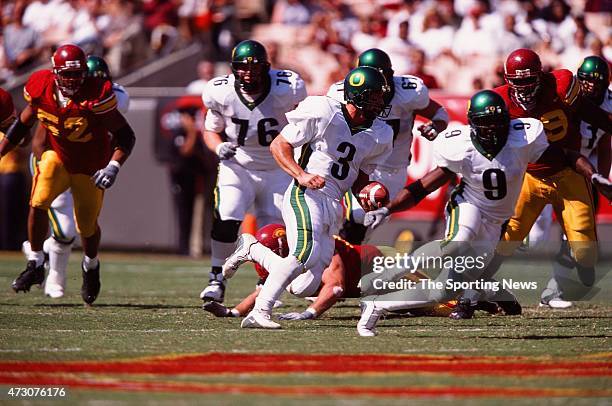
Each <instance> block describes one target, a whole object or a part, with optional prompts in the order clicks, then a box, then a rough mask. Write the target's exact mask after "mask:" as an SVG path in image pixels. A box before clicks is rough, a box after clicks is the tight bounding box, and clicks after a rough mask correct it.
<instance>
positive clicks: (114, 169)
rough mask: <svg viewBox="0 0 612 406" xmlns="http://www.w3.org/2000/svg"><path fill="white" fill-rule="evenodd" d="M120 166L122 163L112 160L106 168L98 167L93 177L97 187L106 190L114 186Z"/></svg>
mask: <svg viewBox="0 0 612 406" xmlns="http://www.w3.org/2000/svg"><path fill="white" fill-rule="evenodd" d="M119 168H121V164H120V163H119V162H117V161H110V162H109V163H108V165H106V168H104V169H98V170H97V171H96V173H94V175H93V176H92V177H91V179H92V180H93V181H94V183H95V185H96V187H98V188H100V189H102V190H104V189H108V188H109V187H111V186H113V183H115V179H116V178H117V174H118V173H119Z"/></svg>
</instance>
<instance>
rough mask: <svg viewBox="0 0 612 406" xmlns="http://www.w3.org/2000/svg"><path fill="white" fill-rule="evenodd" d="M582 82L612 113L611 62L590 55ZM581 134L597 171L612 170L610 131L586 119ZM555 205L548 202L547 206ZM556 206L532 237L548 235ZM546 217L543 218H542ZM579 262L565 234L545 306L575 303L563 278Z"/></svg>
mask: <svg viewBox="0 0 612 406" xmlns="http://www.w3.org/2000/svg"><path fill="white" fill-rule="evenodd" d="M576 76H577V78H578V83H579V84H580V89H581V91H582V94H583V96H584V97H586V98H588V99H589V100H590V101H591V102H592V103H593V104H595V105H596V106H599V107H600V108H601V109H602V110H604V111H606V112H607V113H612V95H611V93H610V90H609V88H608V86H609V84H610V68H609V66H608V62H606V61H605V60H604V59H603V58H601V57H599V56H594V55H593V56H588V57H586V58H585V59H584V60H583V62H582V64H581V65H580V67H579V68H578V72H577V75H576ZM580 136H581V139H582V144H581V147H580V153H581V154H582V155H583V156H585V157H587V158H588V159H589V160H590V161H591V163H592V164H593V166H595V167H596V168H597V171H598V172H599V173H601V174H602V175H603V176H604V177H607V176H608V174H609V173H610V150H611V145H610V133H606V132H605V131H603V130H602V129H600V128H597V127H596V126H593V125H591V124H589V123H587V122H586V121H582V122H581V123H580ZM598 197H599V194H598V193H597V191H594V193H593V203H594V206H593V207H594V211H595V212H596V211H597V206H598V200H599V199H598ZM549 207H551V206H550V205H547V206H546V208H549ZM551 214H552V210H550V212H549V213H547V215H545V214H544V212H543V213H542V214H541V215H540V217H538V220H537V221H536V225H538V224H539V230H534V229H535V228H536V226H535V225H534V227H533V228H532V230H531V231H530V233H529V241H530V243H531V242H532V240H534V241H536V242H537V240H535V239H533V238H532V233H533V232H534V231H536V232H537V233H538V234H539V235H542V236H546V235H548V234H549V229H550V226H551V223H552V217H551ZM542 217H543V218H542ZM575 266H576V265H575V262H574V260H573V258H572V255H571V254H570V250H569V246H568V244H567V238H566V237H565V235H564V236H563V241H562V245H561V251H560V252H559V254H557V256H556V257H555V263H554V264H553V277H552V278H551V279H550V281H549V282H548V285H547V287H546V289H544V291H543V292H542V295H541V303H540V305H542V306H549V307H551V308H556V309H557V308H563V309H565V308H568V307H571V306H572V302H571V301H569V300H564V299H563V287H562V286H561V285H562V281H563V280H571V279H572V278H571V276H570V275H571V271H572V269H573V268H575Z"/></svg>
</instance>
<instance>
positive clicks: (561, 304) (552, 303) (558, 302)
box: [540, 297, 574, 309]
mask: <svg viewBox="0 0 612 406" xmlns="http://www.w3.org/2000/svg"><path fill="white" fill-rule="evenodd" d="M573 305H574V303H572V302H570V301H568V300H563V299H561V298H560V297H557V298H554V299H550V300H548V301H541V302H540V307H549V308H551V309H568V308H570V307H572V306H573Z"/></svg>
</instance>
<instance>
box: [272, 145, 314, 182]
mask: <svg viewBox="0 0 612 406" xmlns="http://www.w3.org/2000/svg"><path fill="white" fill-rule="evenodd" d="M270 151H271V152H272V156H273V157H274V159H275V160H276V163H278V166H280V167H281V169H282V170H284V171H285V172H287V173H288V174H289V175H290V176H291V177H293V178H294V179H295V180H297V181H298V183H299V184H300V185H301V186H304V187H307V188H309V189H321V188H322V187H323V186H325V179H324V178H323V177H321V176H319V175H315V174H311V173H308V172H306V171H305V170H304V169H302V167H301V166H300V165H298V163H297V162H295V159H294V158H293V145H291V144H290V143H289V141H287V140H286V139H285V137H283V134H282V133H281V134H279V135H278V136H277V137H276V138H274V141H272V143H271V144H270Z"/></svg>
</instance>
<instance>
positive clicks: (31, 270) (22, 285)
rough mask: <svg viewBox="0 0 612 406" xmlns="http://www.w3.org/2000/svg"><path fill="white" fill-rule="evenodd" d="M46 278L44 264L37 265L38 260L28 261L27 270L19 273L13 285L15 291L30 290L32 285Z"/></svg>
mask: <svg viewBox="0 0 612 406" xmlns="http://www.w3.org/2000/svg"><path fill="white" fill-rule="evenodd" d="M44 280H45V267H44V265H41V266H36V261H28V264H27V265H26V269H25V271H23V272H22V273H20V274H19V276H18V277H17V278H16V279H15V280H14V281H13V283H12V284H11V287H12V288H13V290H14V291H15V293H17V292H19V291H23V292H29V291H30V288H31V287H32V285H40V284H42V283H43V281H44Z"/></svg>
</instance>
